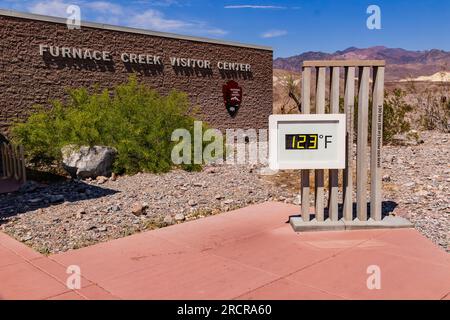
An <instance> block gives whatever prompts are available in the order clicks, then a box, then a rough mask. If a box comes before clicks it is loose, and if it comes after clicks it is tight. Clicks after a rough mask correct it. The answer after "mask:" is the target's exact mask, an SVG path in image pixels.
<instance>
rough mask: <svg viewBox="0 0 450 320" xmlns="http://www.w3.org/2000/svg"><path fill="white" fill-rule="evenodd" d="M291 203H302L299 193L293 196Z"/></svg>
mask: <svg viewBox="0 0 450 320" xmlns="http://www.w3.org/2000/svg"><path fill="white" fill-rule="evenodd" d="M293 203H294V204H295V205H300V204H302V197H301V196H300V195H299V194H298V195H296V196H295V198H294V201H293Z"/></svg>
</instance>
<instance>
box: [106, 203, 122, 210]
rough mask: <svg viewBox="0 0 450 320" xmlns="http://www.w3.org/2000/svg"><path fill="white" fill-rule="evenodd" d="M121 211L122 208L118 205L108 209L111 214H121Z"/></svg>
mask: <svg viewBox="0 0 450 320" xmlns="http://www.w3.org/2000/svg"><path fill="white" fill-rule="evenodd" d="M120 210H121V208H120V206H119V205H117V204H113V205H112V206H110V207H109V208H108V211H109V212H119V211H120Z"/></svg>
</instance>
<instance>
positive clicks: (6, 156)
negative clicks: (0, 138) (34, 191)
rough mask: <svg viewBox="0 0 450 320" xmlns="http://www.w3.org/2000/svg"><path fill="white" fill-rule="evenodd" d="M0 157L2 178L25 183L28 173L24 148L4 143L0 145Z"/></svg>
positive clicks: (0, 176)
mask: <svg viewBox="0 0 450 320" xmlns="http://www.w3.org/2000/svg"><path fill="white" fill-rule="evenodd" d="M0 156H1V157H0V160H1V165H0V169H1V175H0V178H1V179H5V180H6V179H9V180H15V181H17V182H19V183H25V182H26V173H25V157H24V152H23V147H22V146H14V145H12V144H7V143H2V144H0Z"/></svg>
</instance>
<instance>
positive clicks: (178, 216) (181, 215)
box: [175, 213, 186, 221]
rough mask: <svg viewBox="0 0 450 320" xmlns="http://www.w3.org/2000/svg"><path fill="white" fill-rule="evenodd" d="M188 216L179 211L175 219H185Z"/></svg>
mask: <svg viewBox="0 0 450 320" xmlns="http://www.w3.org/2000/svg"><path fill="white" fill-rule="evenodd" d="M185 218H186V217H185V216H184V214H182V213H178V214H176V215H175V221H184V219H185Z"/></svg>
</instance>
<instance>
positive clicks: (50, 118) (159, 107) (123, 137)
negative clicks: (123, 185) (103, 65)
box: [12, 77, 200, 173]
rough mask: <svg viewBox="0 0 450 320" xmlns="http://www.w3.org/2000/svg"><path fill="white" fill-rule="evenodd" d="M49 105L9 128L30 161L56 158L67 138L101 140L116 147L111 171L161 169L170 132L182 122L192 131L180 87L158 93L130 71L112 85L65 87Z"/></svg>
mask: <svg viewBox="0 0 450 320" xmlns="http://www.w3.org/2000/svg"><path fill="white" fill-rule="evenodd" d="M52 105H53V107H52V108H51V109H44V108H42V107H37V108H38V109H39V110H37V112H36V113H34V114H32V115H31V116H30V117H29V119H28V120H27V122H25V123H17V124H15V125H14V126H13V128H12V136H13V140H15V142H16V143H19V144H22V145H23V146H24V147H25V150H26V152H27V157H28V158H29V159H30V161H31V162H33V163H39V164H48V163H51V162H53V161H55V160H61V157H62V155H61V148H62V147H63V146H65V145H68V144H73V145H77V146H81V145H89V146H93V145H105V146H111V147H115V148H116V149H117V150H118V157H117V159H116V162H115V167H114V171H115V172H116V173H125V172H126V173H136V172H139V171H147V172H154V173H158V172H167V171H169V170H170V169H171V168H172V166H173V164H172V161H171V150H172V148H173V146H174V144H175V142H172V141H171V135H172V132H173V131H174V130H175V129H177V128H185V129H187V130H189V131H191V133H192V132H193V127H194V121H195V118H194V115H193V113H192V112H191V113H190V112H189V111H190V110H189V102H188V98H187V95H186V94H185V93H181V92H177V91H172V92H170V93H169V94H168V95H167V96H161V95H159V94H158V93H157V92H156V91H155V90H152V89H149V88H147V87H145V86H144V85H141V84H139V83H138V82H137V80H136V79H135V78H134V77H133V78H130V80H129V81H128V83H126V84H123V85H119V86H117V87H115V88H114V89H113V90H112V91H110V90H103V91H99V90H96V92H95V93H93V94H90V93H89V91H88V90H87V89H86V88H81V89H75V90H71V91H70V98H69V99H68V102H67V103H65V104H64V103H62V102H61V101H54V102H53V103H52ZM192 149H193V148H192ZM183 168H184V169H186V170H197V169H200V166H199V165H184V167H183Z"/></svg>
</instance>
